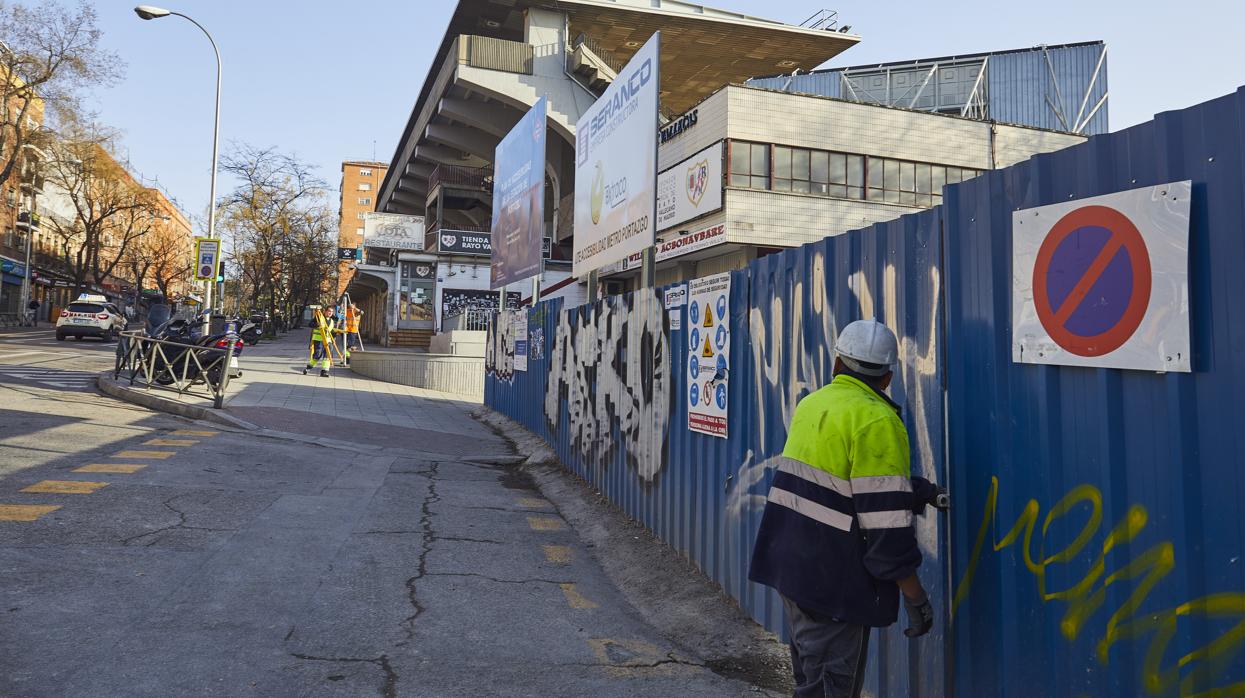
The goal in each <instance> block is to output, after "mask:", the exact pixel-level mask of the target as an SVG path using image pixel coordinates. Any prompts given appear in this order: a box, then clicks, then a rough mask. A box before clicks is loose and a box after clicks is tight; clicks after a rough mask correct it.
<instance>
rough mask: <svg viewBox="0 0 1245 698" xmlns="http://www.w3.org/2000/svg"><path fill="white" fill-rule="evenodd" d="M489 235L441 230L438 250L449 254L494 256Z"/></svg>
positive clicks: (438, 236)
mask: <svg viewBox="0 0 1245 698" xmlns="http://www.w3.org/2000/svg"><path fill="white" fill-rule="evenodd" d="M489 237H490V236H489V234H488V233H476V232H472V231H468V230H441V231H438V234H437V249H439V250H440V251H441V252H446V253H449V254H469V255H478V256H481V257H484V256H487V255H489V254H492V252H493V245H492V241H491V240H490V239H489Z"/></svg>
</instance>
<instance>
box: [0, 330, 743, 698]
mask: <svg viewBox="0 0 1245 698" xmlns="http://www.w3.org/2000/svg"><path fill="white" fill-rule="evenodd" d="M44 333H45V335H47V336H43V337H40V336H38V334H37V333H30V334H26V333H19V334H20V336H18V335H14V334H13V333H5V334H0V569H2V570H4V575H3V577H0V695H3V696H6V697H18V696H57V697H61V696H205V695H210V696H250V695H255V696H261V695H262V696H367V695H381V696H399V695H401V696H492V695H498V696H584V695H591V696H634V695H652V696H666V695H669V696H730V695H754V692H753V691H754V690H755V689H754V688H753V687H752V686H750V685H749V684H748V683H747V682H746V681H740V680H736V679H732V678H727V677H726V676H723V675H719V674H716V673H714V672H713V671H711V670H710V669H709V668H707V666H706V663H705V662H703V661H700V660H698V659H697V658H695V657H692V656H687V655H686V654H684V653H683V652H681V651H680V650H679V649H677V648H676V647H675V646H674V645H673V644H672V643H671V642H670V641H668V640H667V639H666V638H665V637H663V635H662V634H661V633H660V632H658V631H656V630H655V629H654V628H653V627H652V626H651V625H649V624H647V623H646V622H645V621H644V620H643V618H642V616H641V614H640V613H638V612H637V611H636V609H635V608H633V607H632V606H631V605H630V604H629V603H628V601H627V599H626V597H625V595H624V594H623V593H622V592H620V591H619V590H618V589H617V588H616V587H615V586H614V585H613V584H612V583H611V582H610V579H609V577H608V576H607V575H606V574H605V573H604V572H603V570H602V567H601V565H600V564H599V563H598V562H597V561H596V560H595V559H594V557H593V556H592V555H591V554H590V551H589V549H588V548H587V546H586V545H585V544H584V543H583V542H582V541H581V539H580V538H579V537H578V536H577V535H576V534H575V531H574V530H572V528H571V527H570V526H569V525H568V522H567V519H565V518H564V517H563V516H562V514H561V513H560V512H559V511H558V509H557V508H556V507H554V506H553V505H552V504H551V503H550V501H549V500H547V499H545V498H544V497H542V496H541V494H540V493H539V492H538V491H537V490H536V489H534V488H533V485H532V483H531V481H530V480H529V479H527V477H526V476H525V475H523V474H522V473H521V472H520V471H518V470H516V469H514V468H513V467H510V466H508V465H505V464H501V463H499V461H504V460H506V458H505V457H504V454H506V453H507V452H508V450H509V446H508V445H507V444H506V443H505V442H503V441H502V440H501V439H500V438H496V437H494V438H491V439H488V438H480V437H479V436H478V434H476V435H475V436H474V437H473V438H471V439H463V438H459V439H455V438H450V437H452V436H453V435H452V434H445V433H434V432H422V433H420V432H419V430H415V429H408V430H406V431H404V432H403V439H402V441H401V442H400V443H393V444H386V448H385V450H384V451H379V452H378V451H377V450H375V448H374V447H373V448H372V449H371V450H365V449H358V450H355V449H352V448H350V447H349V446H348V445H343V446H340V447H335V448H329V447H325V446H321V445H315V444H311V443H308V442H307V441H306V440H305V439H300V438H297V437H293V436H290V437H271V436H268V437H257V436H255V435H253V434H249V433H246V432H238V431H230V430H225V429H222V428H220V427H213V426H205V425H204V424H202V423H191V422H188V421H185V420H182V419H179V418H174V417H170V416H166V415H162V414H157V413H153V412H149V411H147V410H145V409H141V408H137V407H134V406H131V405H128V404H126V403H121V402H117V401H114V400H111V399H109V398H106V397H104V396H102V395H99V394H97V393H95V392H93V391H92V390H91V389H90V388H89V385H85V384H82V383H79V382H78V376H79V375H80V374H81V372H89V371H97V370H100V369H103V368H106V367H109V366H111V363H112V347H113V345H111V344H105V343H98V342H96V343H92V342H90V340H87V341H86V342H82V343H79V342H59V343H58V342H56V341H55V340H54V338H52V339H49V337H50V330H45V331H44ZM328 428H331V427H325V429H328ZM333 436H334V438H336V439H339V440H341V441H350V440H351V438H352V435H351V433H350V425H349V424H347V425H345V426H343V427H342V429H341V430H340V431H339V432H338V433H335V434H333ZM447 451H450V452H451V453H452V457H447V456H446V455H444V454H445V453H446V452H447ZM430 453H440V454H442V455H439V456H435V457H433V456H430ZM490 461H492V462H490Z"/></svg>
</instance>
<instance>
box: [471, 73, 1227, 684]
mask: <svg viewBox="0 0 1245 698" xmlns="http://www.w3.org/2000/svg"><path fill="white" fill-rule="evenodd" d="M1242 133H1245V92H1238V93H1237V94H1234V95H1231V96H1228V97H1224V98H1222V99H1220V100H1216V101H1214V102H1210V103H1207V104H1205V105H1201V106H1198V107H1194V108H1191V109H1188V110H1186V111H1184V112H1177V113H1171V114H1164V115H1161V116H1160V117H1159V118H1158V119H1157V120H1156V121H1154V122H1152V123H1149V124H1145V125H1142V126H1139V127H1136V128H1133V129H1130V130H1128V131H1125V132H1122V133H1119V134H1113V135H1109V136H1102V137H1095V138H1093V139H1091V140H1090V141H1089V142H1088V143H1085V144H1083V145H1079V146H1076V147H1073V148H1069V149H1067V150H1064V151H1060V152H1057V153H1052V154H1047V155H1040V156H1037V157H1036V158H1034V159H1032V160H1029V161H1027V162H1025V163H1021V164H1020V165H1017V166H1015V167H1011V168H1008V169H1006V170H1002V171H997V172H993V173H988V174H986V175H984V176H982V177H979V178H977V179H975V180H973V181H971V182H967V183H964V184H961V185H958V186H956V187H953V188H952V190H951V191H950V192H949V194H948V197H947V203H946V205H945V206H944V207H941V208H937V209H932V210H930V211H925V212H922V213H919V214H914V215H909V216H904V217H903V218H900V219H897V220H894V221H891V222H889V223H883V224H878V225H874V226H872V227H870V228H866V229H863V230H858V231H853V232H851V233H847V234H845V235H840V236H835V237H831V238H827V239H825V240H822V241H820V242H817V243H813V244H809V245H805V246H803V247H800V248H797V249H792V250H787V251H785V252H783V253H780V254H775V255H770V256H768V257H765V258H762V259H760V260H757V261H756V262H753V263H752V264H750V265H749V266H748V267H747V268H746V269H744V270H741V271H737V272H732V275H731V298H730V311H729V315H730V328H731V365H730V379H729V380H730V396H729V406H730V407H729V409H730V418H729V438H726V439H719V438H714V437H710V436H705V435H701V434H697V433H693V432H691V431H689V430H688V428H687V405H686V400H685V395H686V388H687V385H686V383H687V378H686V370H685V366H686V362H687V360H688V346H687V342H688V337H687V330H686V329H678V330H671V329H670V323H669V317H668V312H667V310H666V309H665V308H664V306H663V304H662V300H661V299H662V290H663V289H657V290H647V291H637V292H635V293H632V294H628V295H625V296H616V297H611V298H608V299H605V300H602V301H599V302H597V303H596V304H594V305H591V306H581V307H577V308H566V307H563V305H562V303H561V301H552V302H547V303H542V304H540V305H539V306H538V307H537V308H535V309H532V310H531V311H528V312H526V313H519V314H513V315H511V314H503V315H502V316H500V317H499V319H498V320H497V322H496V323H495V324H494V326H493V327H492V328H491V329H490V335H489V356H488V359H487V361H486V364H487V367H488V371H489V376H488V379H487V382H486V402H487V404H489V405H490V406H492V407H493V408H495V409H497V410H499V411H501V412H503V413H505V414H507V415H509V416H511V417H512V418H514V419H516V420H518V421H519V422H520V423H522V424H523V425H524V426H526V427H527V428H528V429H530V430H532V431H533V432H535V433H536V434H538V435H540V436H541V437H543V438H545V439H546V440H548V441H549V443H550V444H552V445H553V447H554V448H555V450H556V451H557V453H558V455H559V456H560V458H561V460H562V462H563V463H565V464H566V465H567V467H569V468H570V469H571V470H573V471H574V472H575V473H577V474H578V475H580V476H581V477H583V478H584V479H586V480H587V481H588V482H590V483H591V484H592V485H593V486H595V487H597V488H598V489H600V490H601V491H602V492H603V493H604V494H605V495H606V496H608V497H609V498H610V499H611V500H612V501H613V502H615V503H616V504H617V505H618V506H619V507H620V508H622V509H623V510H624V511H626V512H627V513H628V514H629V515H630V516H632V517H634V518H635V519H636V520H638V521H640V522H641V523H643V524H644V525H645V526H646V527H648V528H649V529H650V530H652V531H653V532H654V533H655V534H656V535H657V536H659V537H660V538H661V539H662V540H665V541H666V542H668V543H669V544H670V545H671V546H673V547H674V548H675V549H676V550H678V551H680V552H681V553H683V554H684V555H686V556H687V557H688V558H689V559H690V560H692V561H693V562H694V563H695V564H696V565H697V566H698V567H699V568H700V569H701V570H703V571H704V572H705V574H706V575H708V576H709V577H710V578H712V579H714V580H715V581H717V582H718V583H719V584H721V585H722V587H723V588H724V589H725V590H726V591H727V592H728V593H729V594H730V595H731V596H732V597H734V598H735V599H737V600H738V601H739V603H740V604H741V606H742V607H743V608H744V609H745V610H746V611H747V612H748V613H750V614H751V615H752V616H753V617H754V618H756V619H757V620H758V622H760V623H762V624H764V625H765V626H766V627H768V628H770V629H773V630H775V631H781V626H782V617H781V606H780V604H779V603H778V600H777V599H776V597H775V596H774V594H773V593H772V592H771V591H770V590H768V589H766V588H763V587H758V586H756V585H753V584H751V583H749V582H747V580H746V576H747V566H748V560H749V556H750V554H751V547H752V542H753V538H754V536H755V532H756V528H757V525H758V523H759V518H760V513H761V509H762V507H763V504H764V498H765V493H766V492H767V489H768V485H769V481H770V478H771V476H772V468H771V463H772V461H773V458H774V457H775V456H776V455H778V454H779V453H780V451H781V449H782V446H783V443H784V440H785V438H786V425H787V423H788V421H789V419H790V416H791V413H792V410H793V409H794V407H795V404H796V402H798V400H799V399H800V398H801V397H803V396H804V395H806V394H807V393H808V392H810V391H812V390H814V389H816V388H817V387H819V386H821V385H823V384H825V383H826V382H827V381H828V380H829V379H830V369H831V365H832V348H833V345H834V340H835V337H836V336H837V331H838V329H841V328H842V327H843V326H844V325H846V324H847V323H848V322H850V321H852V320H854V319H857V318H860V317H870V316H873V317H878V318H879V319H881V320H882V321H884V322H886V323H887V325H888V326H890V327H891V328H892V329H894V330H895V331H896V333H897V335H898V336H899V338H900V343H901V359H902V361H901V367H900V369H899V371H898V373H897V376H896V380H895V382H894V384H893V387H892V394H893V396H894V397H895V399H896V401H897V402H898V403H899V404H900V405H902V406H903V408H904V420H905V423H906V425H907V427H908V430H909V433H910V435H911V444H912V462H913V472H914V474H922V475H924V476H925V477H927V478H929V479H931V480H935V481H938V482H950V484H951V488H952V490H953V492H954V493H955V501H956V506H955V509H954V514H953V517H952V519H951V521H950V523H951V526H948V525H947V524H948V521H947V520H946V519H943V520H941V521H939V522H937V523H935V522H934V521H933V520H922V521H921V522H920V524H919V526H918V537H919V539H920V543H921V547H922V551H923V553H924V555H925V557H926V564H925V566H924V567H923V569H922V577H923V579H924V581H925V583H926V586H927V588H929V590H930V592H931V595H932V596H933V598H934V602H935V606H936V607H937V609H938V611H939V613H940V614H941V621H940V622H939V623H938V625H937V627H936V629H935V631H934V632H933V633H932V634H931V635H930V636H929V637H926V638H923V639H920V640H916V641H909V640H907V639H906V638H903V637H902V635H901V634H899V633H898V631H897V630H896V629H895V628H891V629H889V630H886V631H883V632H882V633H880V635H879V637H878V638H877V640H876V641H875V642H874V643H873V644H872V649H871V652H872V655H873V656H872V657H871V662H870V675H869V692H870V694H871V695H878V696H945V695H963V696H987V695H988V696H996V695H999V696H1003V695H1009V696H1035V695H1041V696H1069V697H1077V698H1079V697H1080V696H1085V695H1112V696H1115V695H1120V696H1123V695H1128V696H1133V695H1205V696H1218V695H1233V693H1231V691H1236V692H1238V693H1239V692H1240V691H1242V690H1243V689H1242V686H1245V663H1243V662H1242V659H1241V655H1240V650H1241V649H1242V644H1243V643H1245V593H1243V591H1245V573H1243V572H1242V564H1241V548H1242V539H1243V538H1245V524H1243V521H1245V517H1242V515H1241V513H1240V512H1241V505H1240V502H1241V495H1242V476H1241V475H1240V474H1239V473H1240V470H1241V467H1240V466H1241V463H1242V460H1243V459H1245V456H1241V455H1240V454H1241V453H1242V452H1245V448H1242V447H1241V446H1239V445H1238V444H1237V443H1236V442H1237V440H1239V439H1240V438H1242V437H1240V436H1238V435H1239V434H1242V433H1245V429H1242V427H1245V418H1243V417H1245V414H1243V412H1245V408H1241V407H1238V403H1239V402H1240V401H1239V400H1238V399H1237V398H1238V396H1239V395H1240V394H1241V393H1242V392H1245V361H1242V360H1241V357H1242V356H1243V355H1242V353H1241V349H1240V347H1242V346H1245V304H1243V303H1241V302H1239V300H1240V299H1241V298H1245V293H1242V291H1243V290H1245V286H1242V283H1243V282H1242V279H1245V274H1242V273H1240V272H1239V271H1238V268H1239V266H1240V265H1242V264H1245V237H1242V236H1241V235H1240V232H1239V231H1240V230H1241V229H1242V227H1243V225H1242V224H1243V223H1245V203H1243V196H1242V195H1243V193H1245V186H1243V183H1242V180H1243V177H1245V160H1243V159H1242V147H1243V143H1242ZM1180 179H1192V180H1193V181H1194V197H1195V199H1194V208H1193V224H1192V228H1191V233H1190V244H1191V250H1192V252H1191V262H1190V264H1191V273H1190V294H1191V295H1190V300H1189V302H1190V303H1191V305H1192V308H1193V312H1192V318H1193V341H1194V347H1195V357H1194V366H1195V372H1194V373H1193V374H1179V375H1176V374H1172V375H1155V374H1147V373H1140V372H1136V371H1120V370H1109V369H1085V368H1070V367H1054V366H1034V365H1020V364H1013V363H1012V361H1011V356H1010V352H1011V349H1010V305H1009V304H1010V293H1011V264H1010V259H1011V247H1010V239H1011V212H1012V211H1014V210H1016V209H1018V208H1027V207H1031V206H1038V205H1043V204H1048V203H1054V202H1059V201H1067V200H1069V199H1070V198H1072V199H1075V198H1082V197H1087V196H1094V195H1098V194H1103V193H1109V192H1114V191H1122V190H1126V189H1132V188H1136V187H1140V186H1145V185H1149V184H1156V183H1161V182H1167V181H1173V180H1180ZM673 313H679V314H680V316H681V317H683V319H684V327H686V312H685V308H682V307H681V308H675V309H672V310H670V311H669V314H673ZM516 323H526V325H527V327H528V334H529V345H530V346H531V351H530V357H529V360H528V367H527V370H526V371H515V370H514V367H513V361H514V352H513V343H514V336H515V333H514V329H515V325H516ZM948 476H949V477H948ZM948 529H950V530H951V531H952V532H953V533H952V534H951V535H950V537H949V539H950V542H949V543H948V533H947V532H948ZM953 558H954V559H953ZM952 582H953V584H952Z"/></svg>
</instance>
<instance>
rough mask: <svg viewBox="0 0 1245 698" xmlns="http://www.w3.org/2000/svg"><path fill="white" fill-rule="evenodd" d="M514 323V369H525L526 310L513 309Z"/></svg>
mask: <svg viewBox="0 0 1245 698" xmlns="http://www.w3.org/2000/svg"><path fill="white" fill-rule="evenodd" d="M513 312H514V315H513V317H512V320H511V321H512V322H513V323H514V370H516V371H526V370H527V311H526V310H515V311H513Z"/></svg>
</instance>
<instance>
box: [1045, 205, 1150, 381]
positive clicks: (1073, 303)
mask: <svg viewBox="0 0 1245 698" xmlns="http://www.w3.org/2000/svg"><path fill="white" fill-rule="evenodd" d="M1150 285H1151V272H1150V253H1149V251H1148V250H1147V249H1146V243H1145V239H1143V238H1142V237H1141V233H1140V232H1139V231H1138V230H1137V226H1136V225H1134V224H1133V222H1132V221H1131V220H1129V219H1128V216H1125V215H1124V214H1123V213H1120V212H1119V211H1117V210H1115V209H1113V208H1109V207H1106V206H1084V207H1082V208H1078V209H1076V210H1075V211H1072V212H1071V213H1068V214H1067V215H1065V216H1064V217H1063V218H1060V219H1059V221H1058V222H1057V223H1055V225H1054V227H1052V228H1051V230H1050V233H1048V234H1047V236H1046V239H1045V240H1043V241H1042V246H1041V247H1040V248H1039V249H1038V254H1037V260H1036V262H1035V263H1034V265H1033V303H1034V306H1035V308H1036V310H1037V316H1038V320H1040V321H1041V323H1042V327H1043V328H1044V329H1045V330H1046V333H1047V334H1049V335H1050V338H1051V339H1052V340H1054V342H1055V343H1056V344H1058V345H1059V346H1060V347H1063V348H1064V349H1065V350H1066V351H1068V352H1070V353H1072V354H1076V355H1077V356H1085V357H1094V356H1102V355H1104V354H1109V353H1111V352H1113V351H1115V350H1116V349H1119V348H1120V347H1121V346H1123V345H1124V343H1125V342H1127V341H1128V340H1129V338H1130V337H1132V336H1133V333H1135V332H1136V331H1137V328H1138V327H1139V326H1140V325H1141V321H1142V319H1144V318H1145V315H1146V309H1147V308H1148V307H1149V305H1150Z"/></svg>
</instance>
